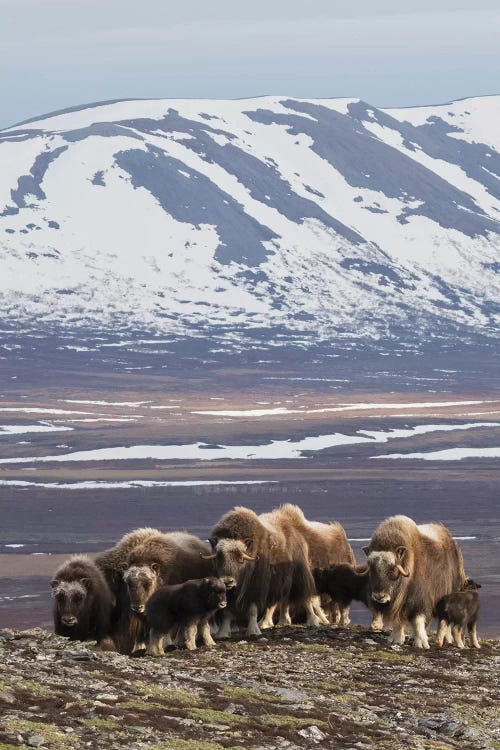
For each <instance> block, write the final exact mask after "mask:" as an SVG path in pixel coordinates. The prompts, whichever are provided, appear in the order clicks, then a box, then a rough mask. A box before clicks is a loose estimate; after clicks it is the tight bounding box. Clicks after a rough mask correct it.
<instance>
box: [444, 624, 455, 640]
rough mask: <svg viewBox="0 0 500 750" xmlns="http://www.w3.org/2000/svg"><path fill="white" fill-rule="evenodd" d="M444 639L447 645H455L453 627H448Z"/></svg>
mask: <svg viewBox="0 0 500 750" xmlns="http://www.w3.org/2000/svg"><path fill="white" fill-rule="evenodd" d="M444 639H445V641H446V643H453V636H452V634H451V625H447V627H446V631H445V634H444Z"/></svg>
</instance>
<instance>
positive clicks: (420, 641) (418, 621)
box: [412, 615, 430, 649]
mask: <svg viewBox="0 0 500 750" xmlns="http://www.w3.org/2000/svg"><path fill="white" fill-rule="evenodd" d="M412 624H413V629H414V632H415V648H425V649H428V648H430V646H429V639H428V637H427V629H426V627H425V616H424V615H417V616H416V617H415V619H414V620H413V623H412Z"/></svg>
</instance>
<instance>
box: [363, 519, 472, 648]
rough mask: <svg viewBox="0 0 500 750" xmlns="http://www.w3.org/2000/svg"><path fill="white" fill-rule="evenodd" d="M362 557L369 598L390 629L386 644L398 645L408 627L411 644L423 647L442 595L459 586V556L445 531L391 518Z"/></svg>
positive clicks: (461, 577) (461, 573) (461, 568)
mask: <svg viewBox="0 0 500 750" xmlns="http://www.w3.org/2000/svg"><path fill="white" fill-rule="evenodd" d="M364 549H365V553H366V555H367V562H368V570H369V579H370V588H371V597H372V600H373V602H374V604H375V607H376V608H377V609H378V610H379V611H380V612H382V613H383V614H386V615H387V617H388V619H389V621H390V622H391V623H392V625H393V632H392V642H393V643H398V644H402V643H404V638H405V634H404V627H405V625H406V624H407V623H410V624H411V625H412V626H413V629H414V633H415V646H416V647H417V648H425V649H427V648H429V641H428V638H427V630H426V626H427V624H428V623H429V622H430V620H431V619H432V617H433V615H434V612H435V608H436V604H437V602H438V601H439V599H441V597H442V596H445V595H446V594H450V593H452V592H453V591H460V590H461V589H462V588H463V586H464V585H465V580H466V576H465V572H464V565H463V560H462V553H461V552H460V549H459V547H458V545H457V544H456V542H455V541H454V540H453V538H452V536H451V534H450V532H449V531H448V529H447V528H446V527H445V526H443V525H441V524H437V523H429V524H423V525H419V526H417V524H416V523H415V522H414V521H412V520H411V518H407V517H406V516H393V517H392V518H388V519H387V520H385V521H383V522H382V523H381V524H380V526H379V527H378V528H377V529H376V530H375V532H374V534H373V536H372V539H371V541H370V544H369V545H368V547H365V548H364Z"/></svg>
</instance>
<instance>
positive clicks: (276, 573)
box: [210, 507, 316, 637]
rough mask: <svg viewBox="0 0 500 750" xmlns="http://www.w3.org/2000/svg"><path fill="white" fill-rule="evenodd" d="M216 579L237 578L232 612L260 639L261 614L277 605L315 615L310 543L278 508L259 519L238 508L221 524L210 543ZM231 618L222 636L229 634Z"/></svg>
mask: <svg viewBox="0 0 500 750" xmlns="http://www.w3.org/2000/svg"><path fill="white" fill-rule="evenodd" d="M210 541H211V543H212V547H213V549H214V553H213V558H214V559H215V563H216V569H217V575H219V576H233V577H235V578H236V579H237V581H238V585H237V589H236V595H235V598H234V603H233V605H232V607H231V609H232V614H234V615H236V616H237V617H238V616H240V617H241V618H242V619H243V621H244V622H245V624H246V627H247V634H248V635H260V632H261V631H260V628H259V625H258V618H259V615H263V614H264V612H265V610H266V608H268V607H273V606H275V605H280V604H284V605H288V604H289V603H296V604H298V605H303V606H304V607H305V608H306V610H307V612H308V616H311V617H312V618H314V617H316V615H315V614H314V611H313V605H312V599H313V597H314V595H315V587H314V579H313V577H312V573H311V570H310V567H309V561H308V549H307V544H306V542H305V540H304V538H303V537H302V536H301V534H300V533H299V532H298V531H297V530H296V528H295V527H294V525H293V522H292V521H291V520H290V518H289V517H288V516H287V514H286V513H283V512H281V511H280V509H277V510H275V511H273V512H272V513H263V514H261V515H260V516H257V514H256V513H254V511H252V510H250V509H248V508H242V507H237V508H234V509H233V510H231V511H229V512H228V513H226V514H225V515H224V516H223V517H222V518H221V520H220V521H219V522H218V523H217V524H216V526H215V527H214V529H213V531H212V537H211V539H210ZM230 628H231V625H230V618H229V617H227V618H226V619H225V621H224V623H223V626H222V628H221V630H220V631H219V636H220V637H223V636H227V635H229V634H230V632H231V631H230Z"/></svg>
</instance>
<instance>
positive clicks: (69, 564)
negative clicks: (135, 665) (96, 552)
mask: <svg viewBox="0 0 500 750" xmlns="http://www.w3.org/2000/svg"><path fill="white" fill-rule="evenodd" d="M50 585H51V587H52V596H53V599H54V609H53V615H54V631H55V633H56V634H57V635H64V636H66V637H68V638H69V639H70V640H72V641H86V640H89V639H91V638H92V639H93V638H95V639H96V640H97V644H98V646H100V647H101V648H104V649H113V648H114V643H113V641H112V639H111V638H110V633H111V613H112V609H113V605H114V597H113V595H112V593H111V591H110V589H109V586H108V584H107V582H106V580H105V578H104V576H103V574H102V573H101V571H100V570H99V568H98V567H97V566H96V565H95V564H94V563H93V562H92V560H91V559H90V557H87V556H86V555H74V556H73V557H71V558H70V559H69V560H67V561H66V562H64V563H63V564H62V565H61V566H60V567H59V568H58V569H57V570H56V572H55V573H54V577H53V579H52V581H51V584H50Z"/></svg>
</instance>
